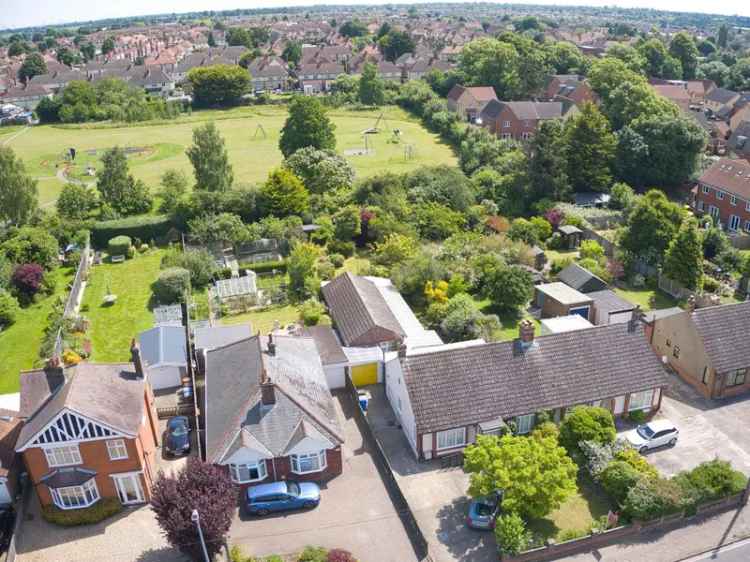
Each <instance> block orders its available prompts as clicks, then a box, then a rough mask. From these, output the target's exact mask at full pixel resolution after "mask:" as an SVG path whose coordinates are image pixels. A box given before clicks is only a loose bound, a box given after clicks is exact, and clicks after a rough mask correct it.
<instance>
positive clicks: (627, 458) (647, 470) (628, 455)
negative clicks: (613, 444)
mask: <svg viewBox="0 0 750 562" xmlns="http://www.w3.org/2000/svg"><path fill="white" fill-rule="evenodd" d="M614 458H615V460H618V461H622V462H624V463H627V464H629V465H630V466H632V467H633V468H634V469H635V470H637V471H638V472H639V473H640V474H642V475H643V476H648V477H650V478H656V477H657V476H659V471H658V470H656V468H655V467H653V466H651V464H649V462H648V461H647V460H646V457H644V456H643V455H642V454H640V453H639V452H638V451H636V450H635V449H633V448H632V447H628V448H627V449H623V450H622V451H618V452H617V453H615V457H614Z"/></svg>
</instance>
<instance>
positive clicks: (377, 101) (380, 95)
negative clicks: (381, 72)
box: [358, 62, 385, 105]
mask: <svg viewBox="0 0 750 562" xmlns="http://www.w3.org/2000/svg"><path fill="white" fill-rule="evenodd" d="M358 97H359V101H360V102H361V103H363V104H365V105H383V103H384V102H385V90H384V86H383V80H382V79H381V78H380V76H378V68H377V67H376V66H375V65H374V64H372V63H371V62H368V63H365V65H364V67H363V68H362V76H361V77H360V79H359V92H358Z"/></svg>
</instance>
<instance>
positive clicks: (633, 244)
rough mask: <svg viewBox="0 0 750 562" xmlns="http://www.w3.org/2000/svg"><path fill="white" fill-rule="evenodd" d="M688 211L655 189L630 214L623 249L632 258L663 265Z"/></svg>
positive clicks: (622, 237)
mask: <svg viewBox="0 0 750 562" xmlns="http://www.w3.org/2000/svg"><path fill="white" fill-rule="evenodd" d="M683 215H684V211H683V210H682V207H680V205H678V204H677V203H672V202H671V201H669V199H667V196H666V195H664V192H663V191H660V190H658V189H651V190H649V191H648V192H646V194H645V195H644V196H643V197H640V198H639V199H638V200H637V201H636V203H635V204H634V205H633V209H632V210H631V211H630V213H628V216H627V221H626V223H625V228H624V229H623V231H622V233H621V236H620V247H621V248H622V249H623V250H625V251H626V252H628V253H630V254H631V255H632V256H640V257H642V258H644V259H646V260H647V261H648V262H649V263H652V264H660V263H661V262H662V260H663V258H664V252H665V251H666V249H667V247H668V246H669V243H670V242H671V241H672V238H674V236H675V234H677V230H678V228H679V225H680V224H681V223H682V218H683Z"/></svg>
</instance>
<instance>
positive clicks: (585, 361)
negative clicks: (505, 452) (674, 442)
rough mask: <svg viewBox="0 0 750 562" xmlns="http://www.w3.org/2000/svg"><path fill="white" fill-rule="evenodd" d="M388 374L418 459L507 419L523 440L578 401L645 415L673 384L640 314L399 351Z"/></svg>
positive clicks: (494, 429) (447, 450) (455, 446)
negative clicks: (546, 417) (543, 417)
mask: <svg viewBox="0 0 750 562" xmlns="http://www.w3.org/2000/svg"><path fill="white" fill-rule="evenodd" d="M386 373H387V374H386V395H387V396H388V400H389V402H390V404H391V406H392V408H393V411H394V413H395V414H396V417H397V418H398V420H399V423H400V424H401V427H402V429H403V431H404V434H405V435H406V438H407V440H408V441H409V444H410V445H411V447H412V450H413V452H414V454H415V456H416V457H417V458H419V459H431V458H435V457H439V456H443V455H448V454H451V453H456V452H459V451H461V450H462V449H463V448H464V447H466V446H467V445H469V444H471V443H473V442H474V441H475V439H476V435H477V434H482V433H484V434H498V433H499V432H501V431H502V430H503V428H504V427H505V426H507V424H508V423H509V422H511V421H512V422H514V424H515V426H516V431H517V433H519V434H525V433H529V432H530V431H531V430H532V429H533V427H534V424H535V420H536V414H537V413H539V412H543V411H547V412H550V413H551V415H552V417H553V419H554V420H555V421H556V422H557V421H560V420H561V419H562V417H563V416H564V415H565V412H566V411H567V409H568V408H571V407H573V406H576V405H581V404H588V405H595V406H601V407H603V408H607V409H608V410H610V411H612V413H613V414H614V415H615V416H621V415H625V414H627V413H629V412H634V411H643V412H645V413H646V414H647V415H651V414H653V413H654V412H656V411H657V410H658V409H659V407H660V406H661V396H662V390H663V389H664V387H666V386H667V384H668V383H669V377H668V376H667V374H666V372H665V370H664V368H663V366H662V365H661V362H660V361H659V358H658V357H657V355H656V354H655V353H653V351H652V350H651V349H650V347H649V343H648V341H647V339H646V338H645V337H644V330H643V325H642V322H641V320H640V314H639V313H638V314H634V315H633V317H632V318H631V321H629V322H626V323H622V324H610V325H608V326H598V327H593V328H588V329H582V330H575V331H568V332H562V333H556V334H550V335H546V336H541V337H535V336H534V324H533V323H531V322H530V321H522V322H521V324H520V326H519V338H518V339H516V340H514V341H506V342H492V343H483V342H481V343H480V342H462V343H457V344H446V345H443V346H436V347H432V348H423V349H414V350H406V349H405V348H402V349H401V350H400V351H399V353H398V357H396V358H394V359H392V360H390V361H389V362H388V366H387V370H386Z"/></svg>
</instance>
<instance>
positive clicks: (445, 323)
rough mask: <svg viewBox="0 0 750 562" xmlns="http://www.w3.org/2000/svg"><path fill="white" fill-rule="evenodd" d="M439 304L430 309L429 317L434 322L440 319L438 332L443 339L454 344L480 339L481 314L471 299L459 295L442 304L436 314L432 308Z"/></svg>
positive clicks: (467, 296) (464, 295)
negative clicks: (431, 317) (438, 312)
mask: <svg viewBox="0 0 750 562" xmlns="http://www.w3.org/2000/svg"><path fill="white" fill-rule="evenodd" d="M440 304H441V303H436V304H434V305H432V306H431V307H430V309H432V310H431V311H430V312H431V314H430V315H431V316H433V318H434V319H436V320H437V317H438V316H439V317H440V322H439V326H440V332H441V334H442V335H443V336H444V337H445V339H447V340H448V341H450V342H456V341H465V340H470V339H475V338H478V337H481V335H482V331H481V326H480V321H481V319H482V313H481V311H480V310H479V307H478V306H477V303H476V301H474V299H473V298H471V297H470V296H469V295H467V294H466V293H459V294H457V295H455V296H453V297H451V298H450V299H448V302H447V303H445V304H442V307H441V308H440V310H441V312H440V314H436V313H435V310H434V307H436V306H439V305H440Z"/></svg>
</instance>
